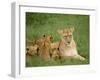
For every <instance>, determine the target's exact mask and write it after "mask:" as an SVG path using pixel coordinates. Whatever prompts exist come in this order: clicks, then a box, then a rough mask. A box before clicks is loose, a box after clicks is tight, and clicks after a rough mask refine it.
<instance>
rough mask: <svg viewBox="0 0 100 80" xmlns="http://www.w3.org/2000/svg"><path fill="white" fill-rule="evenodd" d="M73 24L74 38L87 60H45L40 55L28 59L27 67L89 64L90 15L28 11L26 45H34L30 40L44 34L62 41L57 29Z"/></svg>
mask: <svg viewBox="0 0 100 80" xmlns="http://www.w3.org/2000/svg"><path fill="white" fill-rule="evenodd" d="M69 25H71V26H73V27H74V28H75V31H74V34H73V35H74V40H75V42H76V44H77V50H78V53H79V54H80V55H81V56H83V57H85V58H86V60H85V61H80V60H75V59H64V60H59V59H58V60H50V61H44V60H42V59H41V58H40V57H38V56H33V57H32V58H30V59H26V67H36V66H58V65H77V64H89V16H88V15H73V14H50V13H31V12H26V46H29V45H32V44H30V43H29V41H33V40H35V39H38V38H40V37H41V36H42V35H43V34H46V35H52V36H53V39H54V42H55V41H60V35H59V34H58V33H57V30H59V29H64V28H66V27H67V26H69Z"/></svg>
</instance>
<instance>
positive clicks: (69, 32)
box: [58, 28, 74, 44]
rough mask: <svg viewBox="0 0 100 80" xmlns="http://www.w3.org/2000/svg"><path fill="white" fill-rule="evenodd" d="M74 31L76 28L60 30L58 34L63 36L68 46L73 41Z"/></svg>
mask: <svg viewBox="0 0 100 80" xmlns="http://www.w3.org/2000/svg"><path fill="white" fill-rule="evenodd" d="M73 31H74V28H65V29H63V30H58V33H59V34H60V35H61V37H62V39H63V40H64V41H65V42H66V44H70V43H71V41H72V40H73Z"/></svg>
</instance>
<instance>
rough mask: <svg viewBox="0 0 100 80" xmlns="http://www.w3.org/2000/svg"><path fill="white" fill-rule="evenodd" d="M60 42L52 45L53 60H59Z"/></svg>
mask: <svg viewBox="0 0 100 80" xmlns="http://www.w3.org/2000/svg"><path fill="white" fill-rule="evenodd" d="M58 49H59V42H54V43H51V58H52V59H58V58H59V50H58Z"/></svg>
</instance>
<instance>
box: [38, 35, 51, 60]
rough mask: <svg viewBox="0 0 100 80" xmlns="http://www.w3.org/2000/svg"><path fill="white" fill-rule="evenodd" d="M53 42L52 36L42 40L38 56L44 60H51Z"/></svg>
mask: <svg viewBox="0 0 100 80" xmlns="http://www.w3.org/2000/svg"><path fill="white" fill-rule="evenodd" d="M51 41H52V36H44V37H43V38H42V39H40V40H39V43H38V45H39V51H38V54H39V56H40V57H41V58H43V59H44V60H50V50H51V49H50V48H51V46H50V44H51Z"/></svg>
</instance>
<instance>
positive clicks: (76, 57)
mask: <svg viewBox="0 0 100 80" xmlns="http://www.w3.org/2000/svg"><path fill="white" fill-rule="evenodd" d="M74 58H75V59H79V60H81V61H84V60H85V58H84V57H82V56H80V55H79V54H78V55H76V56H75V57H74Z"/></svg>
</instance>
